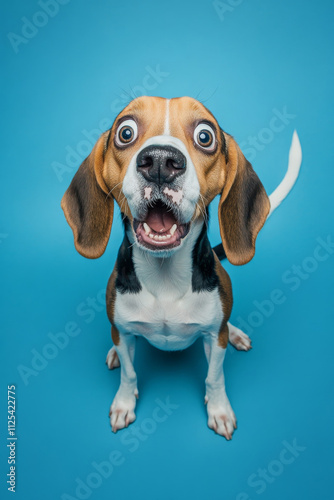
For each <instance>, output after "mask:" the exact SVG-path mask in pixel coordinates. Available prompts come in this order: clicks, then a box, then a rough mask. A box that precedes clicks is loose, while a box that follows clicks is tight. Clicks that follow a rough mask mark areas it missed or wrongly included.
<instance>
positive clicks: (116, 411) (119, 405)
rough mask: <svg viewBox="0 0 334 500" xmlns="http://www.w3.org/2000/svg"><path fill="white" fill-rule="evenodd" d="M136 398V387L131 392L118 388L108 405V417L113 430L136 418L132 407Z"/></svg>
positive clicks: (117, 429) (126, 424)
mask: <svg viewBox="0 0 334 500" xmlns="http://www.w3.org/2000/svg"><path fill="white" fill-rule="evenodd" d="M136 398H138V391H137V389H136V390H135V391H134V392H133V393H131V392H125V391H121V390H119V391H118V392H117V394H116V396H115V399H114V401H113V402H112V404H111V406H110V411H109V417H110V424H111V428H112V431H113V432H117V431H119V430H120V429H124V427H128V425H129V424H131V423H132V422H134V421H135V420H136V415H135V412H134V409H135V407H136Z"/></svg>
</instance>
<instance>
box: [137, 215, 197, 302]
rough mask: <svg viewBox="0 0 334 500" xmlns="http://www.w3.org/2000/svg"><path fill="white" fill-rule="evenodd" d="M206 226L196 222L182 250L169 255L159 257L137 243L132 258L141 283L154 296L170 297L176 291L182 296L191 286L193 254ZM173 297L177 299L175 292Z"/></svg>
mask: <svg viewBox="0 0 334 500" xmlns="http://www.w3.org/2000/svg"><path fill="white" fill-rule="evenodd" d="M203 224H204V222H203V221H196V222H193V225H192V230H191V232H190V234H189V235H188V236H187V238H186V239H185V240H184V241H183V243H182V245H181V247H180V248H179V249H178V250H176V251H174V252H172V253H170V254H169V255H168V254H167V255H166V256H159V257H158V256H155V255H154V254H152V253H151V252H147V251H146V250H144V249H142V248H140V247H139V246H138V245H136V244H135V245H134V246H133V247H132V258H133V263H134V267H135V270H136V274H137V277H138V280H139V282H140V283H142V285H143V286H145V288H146V289H147V290H148V291H149V292H150V293H152V294H153V295H154V296H159V295H160V294H166V292H167V291H170V290H171V289H173V290H174V292H175V291H176V292H177V295H178V296H180V297H182V296H183V295H184V294H185V293H186V292H187V290H188V289H189V288H190V287H191V283H192V273H193V259H192V254H193V249H194V246H195V244H196V241H197V240H198V238H199V236H200V234H201V231H202V228H203ZM173 298H174V299H175V298H177V297H175V293H173Z"/></svg>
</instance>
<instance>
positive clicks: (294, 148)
mask: <svg viewBox="0 0 334 500" xmlns="http://www.w3.org/2000/svg"><path fill="white" fill-rule="evenodd" d="M301 163H302V148H301V145H300V142H299V137H298V134H297V132H296V130H295V131H294V132H293V136H292V142H291V146H290V152H289V164H288V170H287V171H286V174H285V176H284V178H283V180H282V182H281V183H280V184H279V185H278V186H277V188H276V189H275V191H274V192H273V193H271V195H270V196H269V201H270V212H269V215H268V217H270V216H271V214H272V213H273V212H274V210H276V208H277V207H278V206H279V205H280V204H281V203H282V201H283V200H284V198H286V197H287V196H288V194H289V193H290V191H291V189H292V188H293V186H294V184H295V182H296V180H297V178H298V175H299V170H300V165H301Z"/></svg>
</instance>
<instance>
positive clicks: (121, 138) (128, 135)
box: [115, 119, 138, 146]
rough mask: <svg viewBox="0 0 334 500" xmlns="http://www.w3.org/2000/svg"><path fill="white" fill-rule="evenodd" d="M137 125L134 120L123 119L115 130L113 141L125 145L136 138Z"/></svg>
mask: <svg viewBox="0 0 334 500" xmlns="http://www.w3.org/2000/svg"><path fill="white" fill-rule="evenodd" d="M137 135H138V127H137V123H136V122H135V121H134V120H131V119H129V120H124V122H122V123H121V124H120V125H119V127H118V129H117V132H116V136H115V141H116V144H117V145H118V146H125V145H126V144H131V142H133V141H135V140H136V139H137Z"/></svg>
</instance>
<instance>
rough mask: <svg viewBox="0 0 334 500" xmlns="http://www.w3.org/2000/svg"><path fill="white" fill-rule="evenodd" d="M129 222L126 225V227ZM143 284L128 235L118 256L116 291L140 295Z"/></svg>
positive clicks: (125, 236)
mask: <svg viewBox="0 0 334 500" xmlns="http://www.w3.org/2000/svg"><path fill="white" fill-rule="evenodd" d="M126 224H127V222H126V223H125V225H126ZM141 289H142V288H141V284H140V282H139V280H138V278H137V275H136V271H135V267H134V265H133V260H132V247H131V245H130V241H129V238H128V237H127V235H126V233H125V235H124V239H123V242H122V245H121V247H120V249H119V251H118V256H117V278H116V290H117V291H118V292H120V293H122V294H123V293H139V292H140V291H141Z"/></svg>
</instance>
